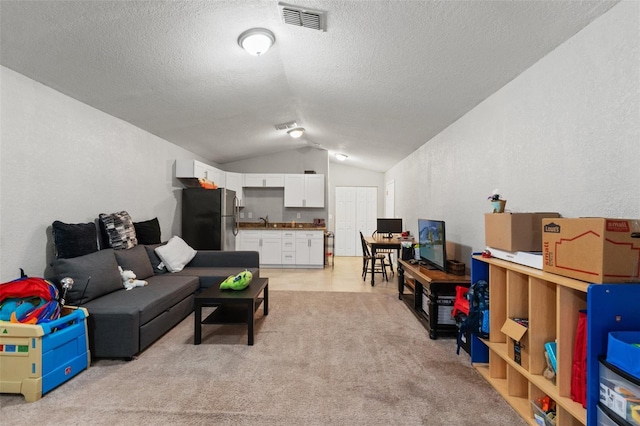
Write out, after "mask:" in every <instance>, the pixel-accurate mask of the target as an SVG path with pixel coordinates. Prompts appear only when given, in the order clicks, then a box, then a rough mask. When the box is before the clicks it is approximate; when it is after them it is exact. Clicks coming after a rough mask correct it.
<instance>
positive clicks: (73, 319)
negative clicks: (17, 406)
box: [0, 306, 91, 402]
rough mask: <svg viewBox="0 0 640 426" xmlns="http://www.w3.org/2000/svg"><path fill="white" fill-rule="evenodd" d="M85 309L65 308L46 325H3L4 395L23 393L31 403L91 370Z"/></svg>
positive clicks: (0, 377)
mask: <svg viewBox="0 0 640 426" xmlns="http://www.w3.org/2000/svg"><path fill="white" fill-rule="evenodd" d="M87 316H88V312H87V310H86V309H85V308H76V307H72V306H65V307H64V308H63V309H62V315H61V316H60V318H58V319H57V320H53V321H50V322H47V323H42V324H34V325H31V324H20V323H12V322H8V321H0V393H21V394H22V395H24V397H25V400H26V401H27V402H33V401H37V400H38V399H40V398H42V395H44V394H46V393H47V392H49V391H51V390H53V389H55V388H56V387H57V386H59V385H61V384H62V383H64V382H66V381H67V380H69V379H71V378H72V377H74V376H76V375H77V374H78V373H80V372H81V371H83V370H86V369H87V368H88V367H89V364H90V362H91V354H90V352H89V341H88V337H87Z"/></svg>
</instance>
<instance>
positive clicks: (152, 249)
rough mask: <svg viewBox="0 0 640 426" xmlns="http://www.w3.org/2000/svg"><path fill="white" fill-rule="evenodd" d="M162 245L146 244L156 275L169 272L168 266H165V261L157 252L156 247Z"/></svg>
mask: <svg viewBox="0 0 640 426" xmlns="http://www.w3.org/2000/svg"><path fill="white" fill-rule="evenodd" d="M161 245H162V244H152V245H147V246H144V248H145V250H146V251H147V256H149V261H150V262H151V267H152V268H153V273H154V274H155V275H159V274H166V273H167V272H169V271H167V267H166V266H164V263H163V262H162V260H161V259H160V258H159V257H158V254H157V253H156V248H158V247H160V246H161Z"/></svg>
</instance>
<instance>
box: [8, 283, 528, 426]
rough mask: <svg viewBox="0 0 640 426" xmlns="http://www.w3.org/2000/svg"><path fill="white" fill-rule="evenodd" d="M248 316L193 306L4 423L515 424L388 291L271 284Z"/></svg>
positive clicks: (11, 399)
mask: <svg viewBox="0 0 640 426" xmlns="http://www.w3.org/2000/svg"><path fill="white" fill-rule="evenodd" d="M258 315H259V319H258V322H257V326H256V331H257V334H256V339H255V345H254V346H252V347H251V346H247V345H246V337H247V336H246V327H242V326H235V325H233V326H203V342H202V344H201V345H199V346H194V345H193V315H192V316H190V317H188V318H187V319H185V321H183V322H182V323H181V324H179V325H178V326H177V327H175V328H174V329H173V330H171V331H170V332H169V333H167V334H166V335H165V336H163V337H162V338H161V339H160V340H159V341H157V342H156V343H155V344H153V345H152V346H151V347H150V348H149V349H148V350H147V351H145V352H144V353H142V354H140V356H139V357H138V359H136V360H133V361H130V362H126V361H115V360H98V361H95V362H94V363H93V365H92V366H91V368H89V369H88V370H86V371H84V372H82V373H81V374H80V375H78V376H77V377H75V378H73V379H72V380H70V381H69V382H67V383H65V384H63V385H62V386H60V387H59V388H57V389H55V390H53V391H52V392H50V393H49V394H47V395H45V396H44V397H43V398H42V399H41V400H39V401H36V402H34V403H26V402H25V401H24V398H23V397H22V396H21V395H9V394H3V395H0V405H1V410H0V424H3V425H18V424H22V425H25V424H31V425H50V424H64V425H89V424H91V425H143V424H146V425H163V424H193V425H254V424H255V425H369V426H370V425H505V426H506V425H508V426H513V425H524V424H526V423H525V422H524V421H523V420H522V419H521V418H520V417H519V416H518V415H517V414H516V413H515V412H514V411H513V410H512V409H511V408H510V407H509V406H508V405H507V404H506V403H505V402H504V400H503V399H502V398H501V397H500V396H499V395H498V394H497V392H495V391H494V390H493V389H492V388H491V387H490V386H489V385H488V384H487V383H486V382H485V381H484V379H482V378H481V377H480V376H479V375H478V373H476V371H475V370H474V369H473V368H472V367H471V365H470V364H469V357H468V356H467V355H466V354H464V355H460V356H456V354H455V341H454V340H452V339H439V340H436V341H432V340H429V338H428V336H427V333H426V331H425V329H424V328H423V327H422V325H420V324H419V323H418V321H417V320H416V319H415V317H414V316H413V315H412V314H411V312H410V311H409V309H408V308H407V307H406V306H405V305H404V302H401V301H399V300H398V298H397V295H388V294H365V293H329V292H293V291H271V293H270V309H269V315H268V316H267V317H262V311H259V314H258Z"/></svg>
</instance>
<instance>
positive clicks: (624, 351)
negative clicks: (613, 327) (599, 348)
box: [607, 331, 640, 380]
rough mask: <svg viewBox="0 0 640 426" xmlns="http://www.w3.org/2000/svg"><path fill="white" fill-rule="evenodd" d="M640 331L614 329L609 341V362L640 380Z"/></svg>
mask: <svg viewBox="0 0 640 426" xmlns="http://www.w3.org/2000/svg"><path fill="white" fill-rule="evenodd" d="M638 343H640V331H612V332H611V333H609V339H608V341H607V362H608V363H609V364H613V365H615V366H616V367H618V368H619V369H621V370H623V371H624V372H626V373H627V374H630V375H632V376H633V377H635V378H636V379H638V380H640V347H639V346H635V345H634V344H638Z"/></svg>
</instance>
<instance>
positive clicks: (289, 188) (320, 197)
mask: <svg viewBox="0 0 640 426" xmlns="http://www.w3.org/2000/svg"><path fill="white" fill-rule="evenodd" d="M284 206H285V207H324V175H314V174H288V175H285V177H284Z"/></svg>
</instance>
